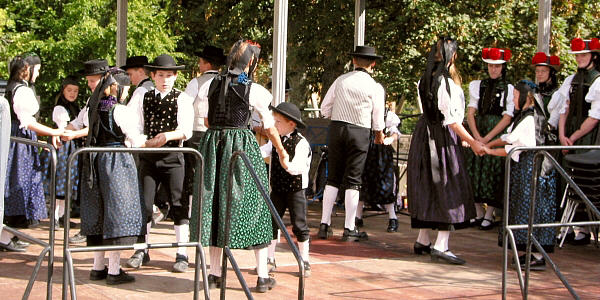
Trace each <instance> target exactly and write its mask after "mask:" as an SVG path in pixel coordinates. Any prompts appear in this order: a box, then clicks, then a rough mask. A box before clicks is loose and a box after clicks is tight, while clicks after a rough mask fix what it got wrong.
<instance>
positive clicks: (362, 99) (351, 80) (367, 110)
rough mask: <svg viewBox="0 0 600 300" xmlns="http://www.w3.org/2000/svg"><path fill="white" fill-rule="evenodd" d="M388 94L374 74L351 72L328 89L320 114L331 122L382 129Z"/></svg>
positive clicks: (342, 76) (339, 78)
mask: <svg viewBox="0 0 600 300" xmlns="http://www.w3.org/2000/svg"><path fill="white" fill-rule="evenodd" d="M384 98H385V91H384V89H383V87H382V86H381V84H379V83H377V82H376V81H375V80H374V79H373V78H372V77H371V75H369V74H367V73H365V72H363V71H352V72H348V73H346V74H343V75H341V76H340V77H338V78H337V79H336V80H335V81H334V82H333V84H332V85H331V86H330V87H329V90H327V93H326V94H325V98H323V102H322V103H321V113H322V114H323V116H324V117H325V118H329V119H331V120H332V121H342V122H346V123H350V124H354V125H357V126H361V127H365V128H372V129H373V130H383V129H384V128H385V121H384V120H383V115H384V110H385V100H384Z"/></svg>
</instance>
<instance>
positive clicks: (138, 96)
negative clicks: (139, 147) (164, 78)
mask: <svg viewBox="0 0 600 300" xmlns="http://www.w3.org/2000/svg"><path fill="white" fill-rule="evenodd" d="M148 91H149V90H148V89H147V88H146V87H144V86H138V87H137V88H136V89H135V91H133V95H131V99H129V102H127V107H129V109H130V110H131V111H132V112H134V113H135V114H136V120H137V122H138V123H137V127H138V131H140V132H144V95H145V94H146V93H147V92H148Z"/></svg>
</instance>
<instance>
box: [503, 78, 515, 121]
mask: <svg viewBox="0 0 600 300" xmlns="http://www.w3.org/2000/svg"><path fill="white" fill-rule="evenodd" d="M514 91H515V87H514V86H513V85H512V84H509V85H508V89H507V93H508V95H506V106H505V107H506V110H505V111H503V112H502V114H503V115H509V116H511V117H513V116H514V112H515V103H514V102H513V98H514V94H513V93H514ZM500 103H501V104H502V105H503V106H504V95H502V101H501V102H500Z"/></svg>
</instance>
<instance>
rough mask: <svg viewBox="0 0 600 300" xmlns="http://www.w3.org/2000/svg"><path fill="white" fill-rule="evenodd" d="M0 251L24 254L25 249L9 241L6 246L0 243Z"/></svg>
mask: <svg viewBox="0 0 600 300" xmlns="http://www.w3.org/2000/svg"><path fill="white" fill-rule="evenodd" d="M0 250H2V251H6V252H25V251H27V248H26V247H24V246H19V245H18V244H17V243H15V241H13V240H10V242H8V244H2V243H0Z"/></svg>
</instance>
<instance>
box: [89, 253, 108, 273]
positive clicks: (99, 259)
mask: <svg viewBox="0 0 600 300" xmlns="http://www.w3.org/2000/svg"><path fill="white" fill-rule="evenodd" d="M104 268H105V265H104V251H95V252H94V266H92V270H96V271H102V270H104Z"/></svg>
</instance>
